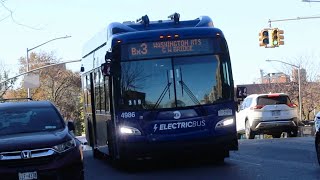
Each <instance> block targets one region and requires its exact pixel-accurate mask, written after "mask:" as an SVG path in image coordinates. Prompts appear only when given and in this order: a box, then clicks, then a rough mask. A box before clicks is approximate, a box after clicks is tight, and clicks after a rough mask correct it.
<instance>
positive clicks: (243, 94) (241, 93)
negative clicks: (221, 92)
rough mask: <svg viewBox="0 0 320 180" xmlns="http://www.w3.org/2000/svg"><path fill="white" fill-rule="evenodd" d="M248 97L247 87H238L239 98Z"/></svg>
mask: <svg viewBox="0 0 320 180" xmlns="http://www.w3.org/2000/svg"><path fill="white" fill-rule="evenodd" d="M246 97H247V87H244V86H242V87H237V98H246Z"/></svg>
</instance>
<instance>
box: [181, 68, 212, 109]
mask: <svg viewBox="0 0 320 180" xmlns="http://www.w3.org/2000/svg"><path fill="white" fill-rule="evenodd" d="M179 84H180V85H181V91H182V92H181V93H182V96H183V92H184V91H185V92H186V93H187V95H188V96H189V98H190V99H191V101H192V102H193V103H194V104H196V105H199V107H200V108H201V110H202V112H203V114H205V115H207V111H206V110H205V109H204V107H203V106H201V103H200V101H199V100H198V99H197V97H196V96H195V95H194V94H193V92H192V91H191V90H190V89H189V87H188V86H187V85H186V83H184V81H183V80H182V69H181V67H180V81H179Z"/></svg>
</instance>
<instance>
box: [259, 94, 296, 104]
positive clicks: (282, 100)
mask: <svg viewBox="0 0 320 180" xmlns="http://www.w3.org/2000/svg"><path fill="white" fill-rule="evenodd" d="M257 104H258V105H274V104H290V99H289V97H288V96H261V97H259V98H258V102H257Z"/></svg>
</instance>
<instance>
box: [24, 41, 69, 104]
mask: <svg viewBox="0 0 320 180" xmlns="http://www.w3.org/2000/svg"><path fill="white" fill-rule="evenodd" d="M70 37H71V36H62V37H58V38H54V39H51V40H49V41H46V42H44V43H42V44H39V45H37V46H35V47H33V48H30V49H29V48H27V58H26V59H27V73H28V72H29V70H30V69H29V51H32V50H34V49H36V48H38V47H40V46H42V45H45V44H47V43H49V42H51V41H55V40H58V39H66V38H70ZM28 98H31V97H30V88H28Z"/></svg>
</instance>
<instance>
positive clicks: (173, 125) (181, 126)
mask: <svg viewBox="0 0 320 180" xmlns="http://www.w3.org/2000/svg"><path fill="white" fill-rule="evenodd" d="M205 125H206V122H205V120H202V121H188V122H176V123H167V124H154V127H153V130H154V132H156V131H166V130H172V129H186V128H195V127H203V126H205Z"/></svg>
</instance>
